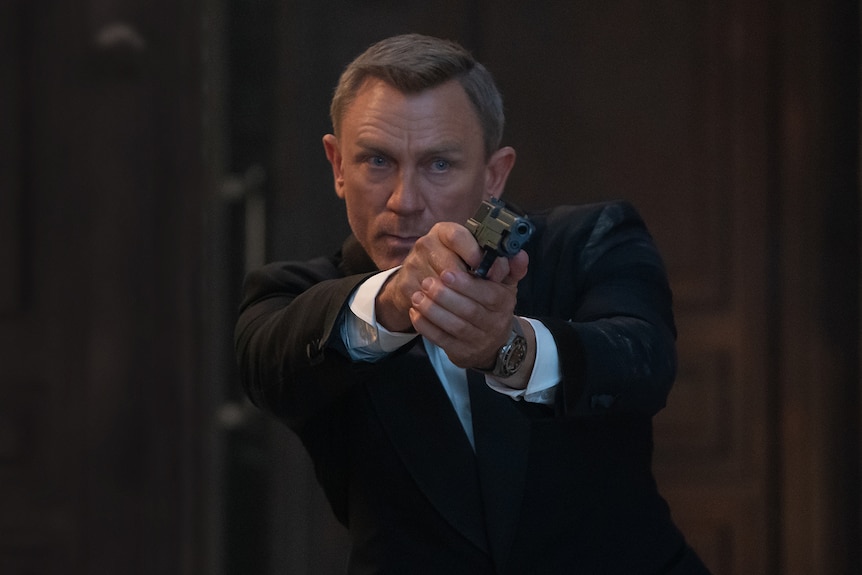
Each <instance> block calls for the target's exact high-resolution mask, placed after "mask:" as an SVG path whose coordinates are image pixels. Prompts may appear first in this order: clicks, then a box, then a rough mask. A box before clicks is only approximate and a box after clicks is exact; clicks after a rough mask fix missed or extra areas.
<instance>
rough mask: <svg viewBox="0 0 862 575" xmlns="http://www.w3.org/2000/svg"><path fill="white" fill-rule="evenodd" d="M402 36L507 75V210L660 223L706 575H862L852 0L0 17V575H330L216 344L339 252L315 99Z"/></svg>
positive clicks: (334, 533)
mask: <svg viewBox="0 0 862 575" xmlns="http://www.w3.org/2000/svg"><path fill="white" fill-rule="evenodd" d="M407 31H418V32H424V33H430V34H436V35H441V36H446V37H449V38H453V39H457V40H459V41H461V42H462V43H463V44H464V45H465V46H467V47H468V48H469V49H471V50H472V51H473V52H474V54H475V55H476V56H477V57H478V58H479V59H480V60H482V61H483V62H485V63H486V65H487V66H488V67H489V69H490V70H491V71H492V73H494V75H495V76H496V78H497V79H498V82H499V84H500V87H501V89H502V91H503V93H504V96H505V99H506V106H507V115H508V120H509V127H508V131H507V135H506V138H505V143H506V144H509V145H512V146H514V147H515V148H516V150H517V151H518V161H517V164H516V167H515V170H514V172H513V175H512V177H511V179H510V185H509V188H508V191H507V196H508V197H509V198H511V199H514V200H516V201H517V202H518V203H519V204H521V205H523V206H525V207H529V208H536V207H541V206H545V205H550V204H556V203H581V202H590V201H598V200H604V199H611V198H623V199H627V200H629V201H631V202H633V203H634V204H635V205H636V206H637V207H638V208H639V209H640V210H641V212H642V214H643V215H644V217H645V218H646V220H647V223H648V224H649V226H650V228H651V230H652V231H653V233H654V235H655V238H656V241H657V243H658V244H659V247H660V248H661V250H662V252H663V254H664V255H665V258H666V261H667V264H668V268H669V272H670V275H671V282H672V286H673V289H674V295H675V309H676V313H677V320H678V324H679V331H680V337H679V350H680V375H679V378H678V381H677V384H676V387H675V389H674V391H673V392H672V395H671V398H670V402H669V405H668V407H667V409H666V410H664V411H663V412H662V413H661V414H660V415H659V416H658V417H657V419H656V453H655V467H656V475H657V477H658V479H659V482H660V486H661V489H662V492H663V493H664V494H665V495H666V497H667V499H668V501H669V502H670V504H671V508H672V510H673V513H674V516H675V518H676V519H677V521H678V523H679V524H680V525H681V526H682V527H683V529H684V531H685V532H686V534H687V536H688V537H689V539H690V540H691V542H692V544H693V545H694V546H695V547H696V548H697V550H698V551H699V552H700V554H701V555H702V556H703V558H704V560H705V561H706V562H707V563H708V564H709V566H710V567H711V568H712V569H713V570H714V572H715V573H716V574H717V575H729V574H740V575H748V574H751V575H755V574H764V573H765V574H775V575H777V574H782V575H808V574H811V573H828V574H830V575H831V574H845V573H846V574H852V573H858V572H860V571H862V557H860V548H862V529H860V523H862V504H860V499H862V481H860V456H862V448H860V439H862V434H860V425H859V423H860V416H862V403H860V359H859V344H860V291H859V285H860V281H859V280H860V263H862V260H860V235H859V220H860V210H859V207H860V206H859V203H860V202H859V198H860V195H859V172H858V166H859V128H860V115H859V109H860V91H859V79H860V58H859V31H860V14H859V5H858V3H857V2H853V1H849V0H825V1H816V0H796V1H788V2H777V1H768V0H756V1H745V0H730V1H728V2H718V1H699V2H691V1H684V0H657V1H652V2H636V1H634V0H610V1H607V2H587V1H580V0H578V1H572V2H520V1H514V0H494V2H491V1H490V0H465V1H462V2H458V1H454V0H443V1H441V2H437V3H429V2H418V1H414V0H405V1H402V2H396V1H395V0H353V1H346V0H334V1H327V0H296V1H293V2H279V1H276V0H179V1H175V0H146V1H144V0H4V1H3V2H2V3H0V572H2V573H4V574H6V573H9V574H13V575H14V574H17V575H23V574H25V573H26V574H38V575H41V574H55V573H57V574H59V573H63V574H79V573H80V574H90V573H93V574H97V573H98V574H104V573H123V574H126V573H129V574H137V573H140V574H154V573H158V574H169V573H178V574H179V573H182V574H213V575H233V574H249V573H255V574H269V573H272V574H275V573H289V574H313V575H318V574H324V575H325V574H328V573H340V572H341V571H342V568H343V565H344V561H345V547H344V541H345V536H344V532H343V530H342V529H341V528H340V527H338V526H337V525H336V524H335V523H334V521H333V520H332V518H331V516H330V515H329V512H328V509H327V507H326V503H325V502H324V501H323V499H322V497H321V495H320V492H319V490H318V488H317V487H316V484H315V482H314V477H313V472H312V470H311V469H310V467H309V464H308V461H307V459H306V456H305V455H304V453H303V451H302V449H301V447H300V446H299V444H298V442H297V441H296V439H295V438H294V437H293V436H292V435H291V434H290V433H289V432H288V431H286V430H285V429H284V428H283V427H281V426H280V425H279V424H277V423H275V422H273V421H270V420H268V419H266V418H264V417H262V416H261V415H260V414H259V413H257V412H256V411H255V410H254V409H251V408H250V407H249V405H248V403H247V402H246V401H245V400H244V399H243V398H242V395H241V394H240V392H239V390H238V387H237V381H236V370H235V366H234V360H233V351H232V330H233V322H234V320H235V315H236V306H237V303H238V302H237V298H238V294H239V287H240V282H241V279H242V276H243V274H244V271H245V270H246V269H247V268H248V267H251V266H254V265H257V264H259V263H262V262H264V261H269V260H273V259H284V258H305V257H309V256H312V255H318V254H321V253H328V252H331V251H333V250H334V249H336V248H337V247H338V246H339V245H340V243H341V241H342V239H343V236H344V234H345V233H346V230H347V225H346V218H345V217H344V216H343V208H342V205H341V204H340V202H339V200H338V199H337V198H336V196H335V194H334V192H333V189H332V182H331V173H330V171H329V167H328V164H327V163H326V160H325V157H324V154H323V150H322V144H321V137H322V136H323V134H325V133H326V132H328V131H329V129H330V128H329V120H328V115H327V111H328V102H329V97H330V95H331V91H332V89H333V87H334V85H335V82H336V80H337V77H338V75H339V73H340V71H341V69H342V68H343V66H344V65H346V64H347V62H348V61H349V60H350V59H351V58H352V57H354V56H355V55H357V54H358V53H359V52H360V51H362V50H363V49H364V48H365V47H366V46H367V45H368V44H370V43H371V42H373V41H375V40H377V39H380V38H382V37H384V36H388V35H391V34H394V33H401V32H407Z"/></svg>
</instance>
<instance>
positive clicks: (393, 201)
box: [386, 170, 425, 214]
mask: <svg viewBox="0 0 862 575" xmlns="http://www.w3.org/2000/svg"><path fill="white" fill-rule="evenodd" d="M386 207H387V208H389V209H390V210H392V211H393V212H395V213H398V214H410V213H416V212H420V211H422V210H423V209H425V199H424V198H423V196H422V191H421V189H420V185H419V181H418V177H417V175H416V173H415V172H413V171H412V170H404V171H401V172H400V173H399V174H398V178H397V181H396V182H395V188H394V189H393V190H392V194H390V195H389V199H388V200H387V202H386Z"/></svg>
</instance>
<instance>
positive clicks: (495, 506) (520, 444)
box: [467, 370, 530, 568]
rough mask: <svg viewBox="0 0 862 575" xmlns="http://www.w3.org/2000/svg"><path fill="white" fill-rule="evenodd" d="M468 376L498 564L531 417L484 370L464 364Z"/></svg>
mask: <svg viewBox="0 0 862 575" xmlns="http://www.w3.org/2000/svg"><path fill="white" fill-rule="evenodd" d="M467 380H468V382H469V387H470V405H471V409H472V412H473V435H474V440H475V442H476V458H477V460H478V466H479V481H480V483H481V489H482V499H483V503H484V508H485V521H486V526H487V531H488V539H489V542H490V547H491V554H492V556H493V557H494V563H495V564H496V565H497V566H498V567H499V568H502V567H503V566H504V565H505V564H506V560H507V557H508V554H509V549H511V546H512V542H513V541H514V538H515V531H516V529H517V527H518V520H519V517H520V511H521V503H522V501H523V496H524V487H525V484H526V476H527V456H528V453H529V446H530V420H529V419H528V418H527V417H526V416H525V415H524V414H522V413H521V412H520V411H519V410H518V407H517V406H516V402H515V401H513V400H512V399H511V398H509V397H506V396H505V395H502V394H500V393H497V392H496V391H494V390H492V389H491V388H489V387H488V385H487V384H486V383H485V376H484V374H482V373H479V372H476V371H473V370H467Z"/></svg>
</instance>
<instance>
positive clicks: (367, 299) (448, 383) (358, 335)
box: [341, 267, 562, 445]
mask: <svg viewBox="0 0 862 575" xmlns="http://www.w3.org/2000/svg"><path fill="white" fill-rule="evenodd" d="M396 270H398V268H397V267H396V268H392V269H391V270H387V271H384V272H380V273H378V274H375V275H373V276H371V277H370V278H368V279H367V280H365V282H363V283H362V284H361V285H360V286H359V288H358V289H357V290H356V291H355V292H354V293H353V296H352V297H351V299H350V302H349V303H350V305H349V308H350V312H351V313H347V314H346V317H345V320H344V323H343V324H342V328H341V337H342V340H343V341H344V345H345V347H346V348H347V350H348V352H349V353H350V357H351V358H353V359H354V360H362V361H370V362H374V361H377V360H379V359H381V358H383V357H386V355H388V354H389V353H391V352H393V351H395V350H396V349H398V348H400V347H402V346H403V345H405V344H407V343H408V342H409V341H410V340H412V339H413V338H415V337H418V336H417V334H415V333H398V332H391V331H389V330H387V329H386V328H384V327H383V326H381V325H380V324H378V323H377V316H376V313H375V307H374V306H375V303H374V302H375V300H376V298H377V294H378V293H379V292H380V289H381V288H382V287H383V284H384V283H385V282H386V279H387V278H388V277H389V276H390V275H391V274H392V273H394V272H395V271H396ZM524 319H526V320H527V321H528V322H530V325H532V326H533V330H534V331H535V332H536V362H535V365H534V366H533V373H532V374H531V375H530V381H529V382H528V383H527V387H526V388H525V389H513V388H511V387H507V386H506V385H503V384H502V383H500V382H499V381H497V380H495V379H494V378H493V377H491V376H489V375H486V376H485V382H486V383H487V384H488V386H489V387H490V388H491V389H493V390H494V391H497V392H499V393H502V394H505V395H508V396H509V397H511V398H513V399H514V400H524V401H530V402H534V403H542V404H546V405H549V404H552V403H553V401H554V397H555V396H556V390H557V385H558V384H559V382H560V380H561V379H562V374H561V371H560V358H559V355H558V354H557V346H556V344H555V343H554V338H553V336H552V335H551V332H550V331H548V328H546V327H545V325H544V324H543V323H542V322H540V321H538V320H535V319H530V318H524ZM422 343H423V344H424V345H425V349H426V351H427V353H428V359H429V360H430V361H431V365H432V366H433V367H434V371H435V372H436V373H437V377H439V378H440V381H441V382H442V384H443V389H445V390H446V395H448V396H449V400H450V401H451V402H452V406H453V407H454V408H455V413H457V414H458V418H459V419H460V420H461V425H462V426H463V427H464V432H465V433H466V434H467V437H468V438H469V440H470V444H471V445H472V444H473V416H472V413H471V412H470V393H469V390H468V388H467V372H466V370H464V369H462V368H460V367H457V366H456V365H455V364H453V363H452V362H451V361H449V357H448V356H447V355H446V352H444V351H443V350H442V349H441V348H439V347H437V346H436V345H434V344H432V343H431V342H430V341H427V340H423V341H422Z"/></svg>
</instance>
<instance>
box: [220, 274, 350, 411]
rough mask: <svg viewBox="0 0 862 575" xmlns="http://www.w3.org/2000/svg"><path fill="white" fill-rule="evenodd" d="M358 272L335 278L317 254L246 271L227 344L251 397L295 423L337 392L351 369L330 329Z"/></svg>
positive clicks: (331, 399)
mask: <svg viewBox="0 0 862 575" xmlns="http://www.w3.org/2000/svg"><path fill="white" fill-rule="evenodd" d="M365 277H367V276H366V275H352V276H348V277H340V274H339V273H338V271H337V268H336V267H335V266H334V265H333V263H332V262H331V261H330V260H328V259H324V258H321V259H318V260H314V261H312V262H308V263H302V264H299V263H276V264H269V265H267V266H264V267H263V268H261V269H259V270H256V271H253V272H251V273H250V274H249V275H248V276H247V277H246V280H245V284H244V288H243V294H244V297H243V301H242V304H241V306H240V314H239V319H238V321H237V325H236V331H235V336H234V343H235V347H236V354H237V360H238V363H239V368H240V381H241V383H242V386H243V388H244V390H245V392H246V393H247V395H248V396H249V398H250V399H251V400H252V402H253V403H255V404H256V405H257V406H258V407H260V408H262V409H265V410H267V411H270V412H272V413H274V414H275V415H276V416H277V417H279V418H281V419H283V420H284V421H285V422H286V423H287V424H288V425H289V426H291V427H296V426H297V425H300V424H301V423H302V422H303V421H305V420H307V419H308V418H309V417H311V416H312V415H313V414H314V413H316V412H317V411H319V410H320V409H322V408H324V407H325V406H326V405H327V404H329V403H331V402H332V401H333V399H335V398H337V397H338V396H340V395H341V394H343V392H344V389H345V386H347V385H349V381H350V378H349V377H347V375H348V373H350V372H351V370H352V369H353V367H352V365H351V362H350V361H349V360H347V359H346V358H345V357H344V356H343V355H342V354H340V353H338V351H337V350H336V348H337V347H338V346H337V343H338V341H336V340H338V337H339V335H338V333H337V332H338V330H337V329H335V327H336V324H337V321H338V318H339V315H340V313H341V310H342V309H343V307H344V306H345V305H346V302H347V301H348V298H349V297H350V294H351V293H352V292H353V290H354V289H355V288H356V287H357V286H358V285H359V284H360V283H361V282H362V281H363V280H364V279H365ZM339 341H340V340H339ZM333 342H335V343H334V344H333Z"/></svg>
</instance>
